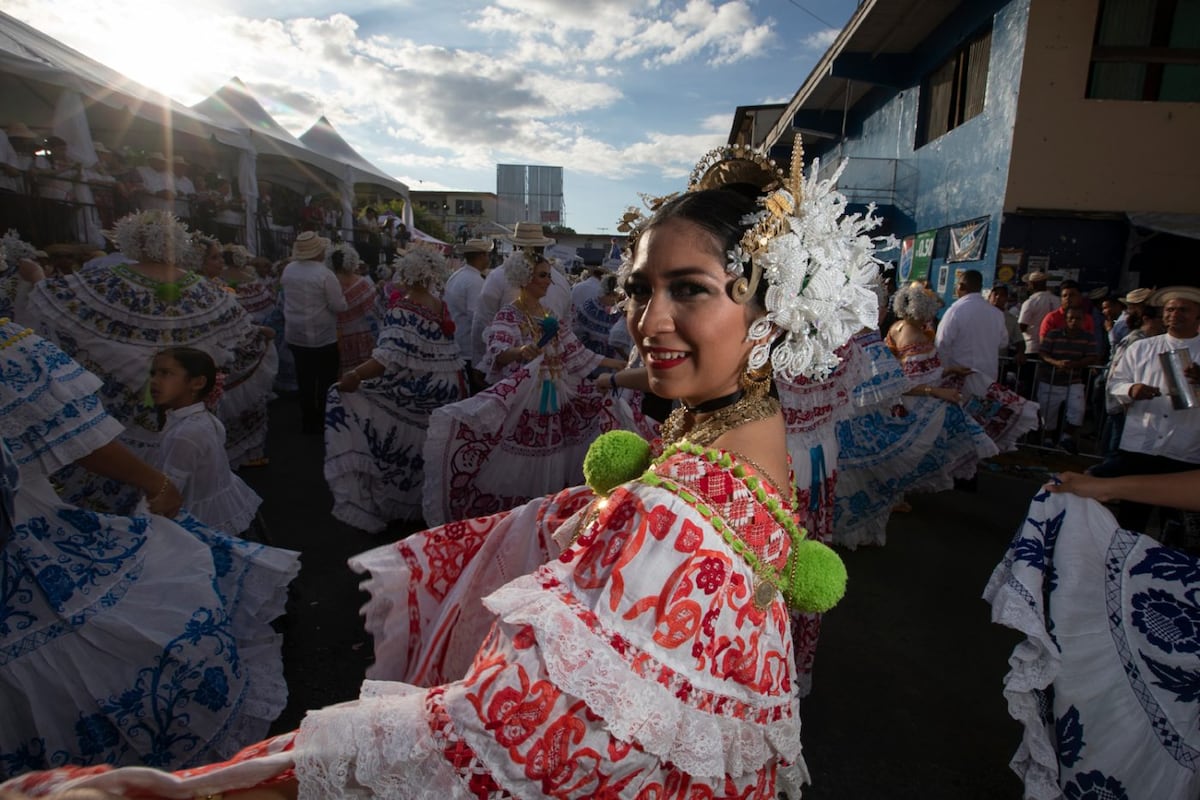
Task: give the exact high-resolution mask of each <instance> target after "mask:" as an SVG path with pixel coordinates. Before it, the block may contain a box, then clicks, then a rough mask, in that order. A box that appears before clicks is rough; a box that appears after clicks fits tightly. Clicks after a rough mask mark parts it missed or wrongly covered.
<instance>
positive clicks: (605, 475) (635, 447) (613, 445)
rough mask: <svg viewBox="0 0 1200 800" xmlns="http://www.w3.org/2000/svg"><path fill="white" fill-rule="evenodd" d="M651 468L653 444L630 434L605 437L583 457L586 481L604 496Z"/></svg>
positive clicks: (617, 432) (610, 434)
mask: <svg viewBox="0 0 1200 800" xmlns="http://www.w3.org/2000/svg"><path fill="white" fill-rule="evenodd" d="M649 466H650V443H649V442H647V441H646V440H645V439H643V438H642V437H640V436H638V435H637V434H636V433H632V432H630V431H609V432H608V433H605V434H602V435H601V436H600V437H599V438H598V439H596V441H594V442H592V446H591V447H589V448H588V451H587V455H586V456H584V457H583V478H584V480H585V481H587V485H588V486H590V487H591V489H592V491H593V492H595V493H596V494H598V495H600V496H601V497H606V496H607V495H608V493H609V492H611V491H612V490H613V489H615V488H617V487H618V486H620V485H621V484H622V483H625V482H626V481H631V480H633V479H634V478H636V477H638V476H639V475H641V474H642V473H643V472H645V471H646V469H647V468H648V467H649Z"/></svg>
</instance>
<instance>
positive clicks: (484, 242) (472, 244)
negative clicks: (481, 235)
mask: <svg viewBox="0 0 1200 800" xmlns="http://www.w3.org/2000/svg"><path fill="white" fill-rule="evenodd" d="M492 247H493V244H492V240H491V239H468V240H467V241H466V243H465V244H463V246H462V251H463V253H464V254H466V253H490V252H492Z"/></svg>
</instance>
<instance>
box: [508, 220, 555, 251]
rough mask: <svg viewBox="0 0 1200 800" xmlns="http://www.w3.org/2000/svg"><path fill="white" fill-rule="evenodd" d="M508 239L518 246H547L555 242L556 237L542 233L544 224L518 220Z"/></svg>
mask: <svg viewBox="0 0 1200 800" xmlns="http://www.w3.org/2000/svg"><path fill="white" fill-rule="evenodd" d="M508 240H509V241H510V242H512V243H513V244H515V245H516V246H517V247H547V246H549V245H552V244H554V239H551V238H550V237H549V236H546V235H545V234H544V233H542V226H541V225H539V224H538V223H536V222H518V223H517V224H516V226H515V227H514V228H513V232H512V236H509V237H508Z"/></svg>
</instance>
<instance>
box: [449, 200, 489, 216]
mask: <svg viewBox="0 0 1200 800" xmlns="http://www.w3.org/2000/svg"><path fill="white" fill-rule="evenodd" d="M454 213H455V215H456V216H459V217H482V216H483V201H482V200H455V201H454Z"/></svg>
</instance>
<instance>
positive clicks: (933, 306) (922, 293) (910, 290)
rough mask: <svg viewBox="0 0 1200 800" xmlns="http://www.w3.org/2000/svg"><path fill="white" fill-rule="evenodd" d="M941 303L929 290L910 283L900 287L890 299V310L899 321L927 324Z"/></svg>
mask: <svg viewBox="0 0 1200 800" xmlns="http://www.w3.org/2000/svg"><path fill="white" fill-rule="evenodd" d="M941 305H942V301H941V299H940V298H938V296H937V295H935V294H934V293H933V292H931V291H929V289H927V288H925V286H924V285H922V284H920V283H910V284H908V285H907V286H902V287H900V289H899V290H898V291H897V292H896V296H895V297H893V298H892V310H893V311H895V312H896V316H897V317H900V318H901V319H914V320H918V321H920V322H928V321H929V320H931V319H933V317H934V315H935V314H937V310H938V308H939V307H941Z"/></svg>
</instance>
